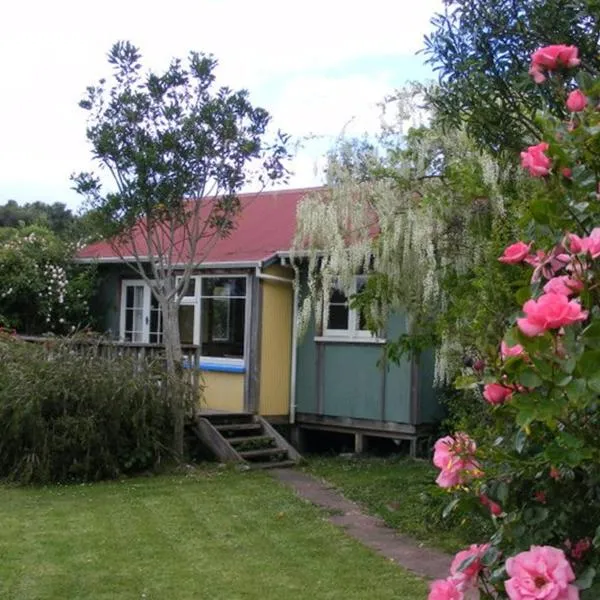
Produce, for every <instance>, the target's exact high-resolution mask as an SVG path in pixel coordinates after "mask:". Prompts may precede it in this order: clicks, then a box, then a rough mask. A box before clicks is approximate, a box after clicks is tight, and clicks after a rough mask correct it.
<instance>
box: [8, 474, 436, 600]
mask: <svg viewBox="0 0 600 600" xmlns="http://www.w3.org/2000/svg"><path fill="white" fill-rule="evenodd" d="M0 506H2V511H1V513H0V598H2V599H3V600H8V599H15V600H16V599H18V600H29V599H31V600H33V599H35V600H53V599H56V600H59V599H60V600H65V599H69V600H84V599H85V600H87V599H94V600H102V599H111V600H114V599H117V598H118V599H119V600H128V599H136V600H141V599H145V600H184V599H190V600H191V599H194V600H198V599H210V600H238V599H240V600H241V599H244V600H254V599H257V600H258V599H260V600H271V599H272V600H275V599H278V600H279V599H281V598H293V599H294V600H296V599H299V600H302V599H310V600H317V599H318V600H328V599H340V600H342V599H343V600H359V599H360V600H362V599H364V598H377V599H378V600H386V599H392V598H402V599H403V600H413V599H414V600H423V599H424V598H425V597H426V585H425V583H424V582H423V581H422V580H420V579H418V578H416V577H414V576H412V575H410V574H408V573H407V572H405V571H403V570H402V569H400V568H399V567H397V566H396V565H394V564H392V563H390V562H388V561H387V560H386V559H384V558H382V557H380V556H378V555H376V554H375V553H373V552H371V551H370V550H368V549H367V548H365V547H364V546H362V545H360V544H359V543H358V542H355V541H354V540H352V539H351V538H349V537H348V536H346V534H344V533H343V532H342V531H341V530H339V529H337V528H336V527H335V526H333V525H332V524H330V523H329V522H328V521H327V520H326V518H325V517H326V515H325V514H324V513H323V512H321V511H319V510H317V509H316V508H314V507H313V506H312V505H309V504H307V503H305V502H302V501H300V500H299V499H297V498H296V497H295V496H294V495H293V493H292V492H290V491H289V490H288V489H286V488H284V487H283V486H281V485H280V484H278V483H277V482H276V481H275V480H273V479H272V478H271V477H269V476H268V475H267V474H265V473H255V472H252V473H237V472H234V471H230V470H216V469H215V470H207V471H202V472H198V473H196V474H194V475H188V476H185V475H181V476H173V475H171V476H159V477H150V478H139V479H130V480H126V481H122V482H112V483H100V484H93V485H82V486H62V487H59V486H57V487H46V488H37V489H34V488H9V487H0Z"/></svg>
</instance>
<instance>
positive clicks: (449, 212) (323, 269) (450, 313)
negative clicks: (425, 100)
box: [296, 91, 529, 385]
mask: <svg viewBox="0 0 600 600" xmlns="http://www.w3.org/2000/svg"><path fill="white" fill-rule="evenodd" d="M410 93H411V92H410V91H408V92H407V91H405V92H402V93H401V94H400V95H399V102H400V103H401V105H402V106H401V107H400V110H399V113H398V114H399V118H398V120H397V121H396V122H395V123H392V122H390V123H389V124H388V125H387V127H386V128H385V129H384V130H383V131H382V132H381V136H380V138H379V141H378V143H377V144H376V145H373V144H369V143H367V142H364V141H361V140H342V141H341V142H340V143H339V144H338V145H337V146H336V147H335V148H333V149H332V151H331V152H330V153H329V156H328V165H327V190H326V191H324V192H317V193H313V194H311V195H310V196H309V197H307V199H306V200H304V201H303V202H302V203H301V205H300V207H299V212H298V229H297V236H296V248H297V250H299V251H302V250H306V249H309V251H310V252H309V267H308V271H309V273H308V282H307V284H308V289H309V290H310V292H311V293H310V294H308V295H307V296H306V298H305V302H304V307H303V311H302V313H301V314H302V318H303V321H304V322H307V320H308V318H309V317H310V316H311V315H312V314H316V319H317V326H319V325H320V323H321V322H322V321H326V320H327V315H325V314H323V307H327V303H326V302H324V300H325V296H326V295H327V294H329V290H330V289H331V286H332V285H333V283H334V282H337V285H340V286H341V287H342V288H343V289H344V291H345V292H346V293H350V292H351V290H352V287H353V286H352V284H353V280H354V277H355V275H356V274H357V273H360V272H361V271H362V272H369V273H370V276H369V281H368V284H367V286H366V287H365V288H363V290H362V291H361V292H360V293H358V294H356V295H355V296H354V297H353V299H352V302H353V303H354V304H355V306H356V307H358V308H360V309H361V313H362V314H363V315H365V316H367V317H368V319H369V326H370V327H371V328H372V330H374V331H378V330H379V331H380V330H382V328H383V327H384V326H385V317H386V316H387V314H389V312H390V311H391V310H396V311H400V312H405V313H407V314H408V315H409V318H410V320H409V328H408V333H407V334H406V335H404V336H402V337H401V338H400V339H397V340H391V339H390V340H388V344H387V346H386V349H387V352H388V357H389V358H390V359H394V360H398V359H399V358H400V357H401V356H402V355H403V354H404V353H411V352H412V351H417V352H418V351H419V350H421V349H423V348H431V347H435V348H436V383H438V384H440V385H442V384H446V383H450V382H452V381H453V380H454V378H455V377H456V376H457V375H458V374H459V373H460V370H461V368H462V366H463V358H464V357H465V355H468V354H469V352H470V350H471V349H472V348H475V347H477V346H481V345H485V344H495V340H496V339H497V336H498V335H499V333H500V332H501V331H502V330H503V328H504V319H505V317H506V308H505V307H506V302H507V300H508V299H510V298H512V296H513V293H514V289H513V282H510V281H508V282H507V281H506V280H505V279H504V278H501V277H500V269H499V267H500V265H497V266H496V265H494V264H493V263H492V266H491V267H490V266H489V262H488V258H489V257H490V256H493V257H494V259H495V256H496V255H497V252H498V251H499V250H500V249H501V248H503V247H504V245H506V243H507V242H508V241H509V240H510V239H511V238H512V236H513V235H516V234H518V232H519V225H518V217H519V215H520V211H521V202H520V201H519V200H518V199H517V200H515V198H518V196H519V193H518V191H519V190H520V191H521V192H523V194H525V193H526V192H524V191H523V189H524V188H526V187H527V186H528V183H529V182H528V181H527V180H526V179H525V178H524V177H522V176H520V175H516V174H515V173H513V172H511V171H506V172H504V171H501V170H500V168H499V165H498V163H497V161H496V160H495V158H494V157H493V156H491V155H490V154H489V153H485V152H480V151H479V150H478V149H477V148H476V146H475V144H474V143H473V142H472V140H470V139H469V138H468V136H467V135H466V134H465V133H464V132H463V131H460V130H453V131H449V132H447V131H444V130H442V129H441V128H440V127H439V126H438V125H437V123H435V122H434V125H432V126H431V127H420V128H413V129H411V130H409V131H408V133H404V127H403V125H405V123H404V121H405V117H406V116H407V115H408V114H409V113H410V110H407V109H406V104H407V95H408V96H410ZM408 103H409V104H410V102H408ZM391 106H392V104H390V105H388V110H389V109H390V108H391ZM434 121H435V120H434ZM474 289H478V290H479V291H480V293H481V296H480V297H479V298H478V299H476V298H474V294H473V290H474Z"/></svg>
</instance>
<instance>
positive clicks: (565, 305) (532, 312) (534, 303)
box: [517, 293, 588, 337]
mask: <svg viewBox="0 0 600 600" xmlns="http://www.w3.org/2000/svg"><path fill="white" fill-rule="evenodd" d="M523 312H524V313H525V317H524V318H521V319H517V325H518V326H519V329H520V330H521V331H522V332H523V333H524V334H525V335H526V336H529V337H534V336H536V335H541V334H543V333H544V332H545V331H548V330H549V329H559V328H560V327H563V326H565V325H572V324H573V323H576V322H577V321H585V320H586V319H587V317H588V313H587V311H585V310H582V309H581V304H579V302H578V301H577V300H569V299H568V298H567V296H565V295H563V294H554V293H550V294H543V295H542V296H540V297H539V298H538V299H537V300H527V302H525V304H524V305H523Z"/></svg>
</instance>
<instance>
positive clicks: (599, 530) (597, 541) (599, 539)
mask: <svg viewBox="0 0 600 600" xmlns="http://www.w3.org/2000/svg"><path fill="white" fill-rule="evenodd" d="M592 545H593V546H594V548H598V547H599V546H600V525H598V527H596V533H595V534H594V539H593V540H592Z"/></svg>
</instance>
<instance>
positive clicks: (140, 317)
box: [121, 275, 247, 368]
mask: <svg viewBox="0 0 600 600" xmlns="http://www.w3.org/2000/svg"><path fill="white" fill-rule="evenodd" d="M246 310H247V305H246V276H237V277H215V276H198V275H196V276H193V277H191V278H190V282H189V285H188V287H187V289H186V290H185V291H184V292H183V294H182V297H181V304H180V307H179V337H180V340H181V343H182V344H194V345H200V346H201V354H202V357H203V358H206V359H208V360H209V362H210V363H219V364H225V365H227V364H233V365H236V366H238V367H239V368H242V367H243V361H244V354H245V343H246V336H247V334H246V327H247V318H246ZM121 332H122V333H121V338H122V339H123V340H124V341H126V342H136V343H147V342H150V343H156V344H161V343H162V342H163V327H162V313H161V311H160V306H159V305H158V301H157V300H156V298H155V297H154V296H153V294H152V293H151V290H150V287H149V286H148V285H146V284H145V283H144V282H140V281H139V280H126V281H124V282H123V288H122V300H121Z"/></svg>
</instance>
